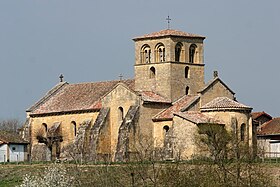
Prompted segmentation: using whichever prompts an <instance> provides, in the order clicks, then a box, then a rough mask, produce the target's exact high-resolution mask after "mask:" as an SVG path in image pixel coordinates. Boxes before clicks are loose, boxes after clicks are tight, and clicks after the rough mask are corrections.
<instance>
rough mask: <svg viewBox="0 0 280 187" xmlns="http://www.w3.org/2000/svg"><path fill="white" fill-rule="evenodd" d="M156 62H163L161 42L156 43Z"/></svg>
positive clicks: (163, 51)
mask: <svg viewBox="0 0 280 187" xmlns="http://www.w3.org/2000/svg"><path fill="white" fill-rule="evenodd" d="M155 54H156V56H155V57H156V62H165V47H164V45H163V44H162V43H159V44H157V45H156V49H155Z"/></svg>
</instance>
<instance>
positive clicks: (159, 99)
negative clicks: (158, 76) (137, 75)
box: [139, 91, 171, 103]
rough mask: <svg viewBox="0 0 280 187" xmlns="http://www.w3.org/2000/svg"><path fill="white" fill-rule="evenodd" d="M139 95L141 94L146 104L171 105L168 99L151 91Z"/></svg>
mask: <svg viewBox="0 0 280 187" xmlns="http://www.w3.org/2000/svg"><path fill="white" fill-rule="evenodd" d="M139 93H140V94H141V96H142V99H143V101H144V102H155V103H171V101H169V100H168V99H166V98H164V97H163V96H161V95H159V94H156V93H154V92H151V91H141V92H139Z"/></svg>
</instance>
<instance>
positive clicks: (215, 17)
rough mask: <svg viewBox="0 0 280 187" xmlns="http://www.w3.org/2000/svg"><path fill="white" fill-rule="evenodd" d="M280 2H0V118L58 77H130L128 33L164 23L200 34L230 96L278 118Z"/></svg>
mask: <svg viewBox="0 0 280 187" xmlns="http://www.w3.org/2000/svg"><path fill="white" fill-rule="evenodd" d="M279 7H280V1H279V0H269V1H263V0H234V1H233V0H232V1H230V0H211V1H209V0H197V1H187V0H172V1H170V0H169V1H167V0H141V1H139V0H138V1H136V0H119V1H114V0H59V1H58V0H13V1H11V0H1V1H0V65H1V66H0V67H1V68H0V85H1V92H0V119H7V118H18V119H20V120H24V118H25V110H26V109H27V108H28V107H29V106H30V105H32V104H33V103H34V102H36V101H37V100H38V99H40V97H42V96H43V95H44V94H45V93H46V92H47V91H48V90H49V89H50V88H52V87H53V86H54V85H55V84H57V83H58V82H59V78H58V77H59V75H60V74H61V73H63V74H64V76H65V80H66V81H68V82H70V83H77V82H93V81H101V80H113V79H118V75H119V74H120V73H122V74H123V75H124V77H125V78H133V76H134V74H133V64H134V43H133V41H132V40H131V39H132V38H133V37H135V36H139V35H143V34H147V33H151V32H155V31H159V30H162V29H166V28H167V23H166V21H165V19H166V17H167V15H168V14H169V15H170V17H171V19H172V20H171V28H172V29H178V30H182V31H186V32H190V33H195V34H201V35H204V36H206V37H207V38H206V40H205V49H204V52H205V59H204V62H205V64H206V82H207V81H209V80H210V79H211V77H212V72H213V70H218V71H219V76H220V78H221V79H222V80H223V81H224V82H225V83H226V84H227V85H228V86H229V87H230V88H231V89H232V90H233V91H235V92H236V97H237V99H238V100H239V101H240V102H242V103H244V104H246V105H249V106H252V107H253V108H254V111H263V110H264V111H266V112H268V113H269V114H271V115H272V116H274V117H276V116H280V113H279V109H278V108H279V106H280V99H279V98H278V95H279V92H280V86H279V81H280V78H279V77H280V76H279V69H280V61H279V53H280V38H279V33H280V21H279V18H280V11H279Z"/></svg>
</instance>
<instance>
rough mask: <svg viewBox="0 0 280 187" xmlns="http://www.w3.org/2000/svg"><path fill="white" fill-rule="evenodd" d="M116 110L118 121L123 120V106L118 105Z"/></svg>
mask: <svg viewBox="0 0 280 187" xmlns="http://www.w3.org/2000/svg"><path fill="white" fill-rule="evenodd" d="M118 112H119V121H123V118H124V114H123V107H119V109H118Z"/></svg>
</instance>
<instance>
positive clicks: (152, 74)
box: [150, 67, 156, 79]
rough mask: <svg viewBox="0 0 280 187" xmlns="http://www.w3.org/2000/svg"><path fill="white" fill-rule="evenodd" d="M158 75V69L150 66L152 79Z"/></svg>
mask: <svg viewBox="0 0 280 187" xmlns="http://www.w3.org/2000/svg"><path fill="white" fill-rule="evenodd" d="M155 77H156V69H155V68H154V67H151V68H150V79H154V78H155Z"/></svg>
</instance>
